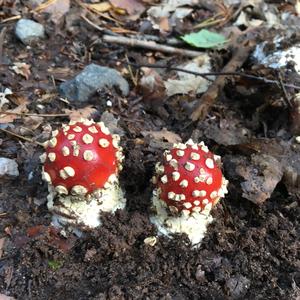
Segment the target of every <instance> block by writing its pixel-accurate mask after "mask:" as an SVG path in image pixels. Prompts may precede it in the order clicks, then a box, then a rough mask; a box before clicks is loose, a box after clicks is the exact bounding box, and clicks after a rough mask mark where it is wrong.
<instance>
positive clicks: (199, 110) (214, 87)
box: [191, 45, 252, 121]
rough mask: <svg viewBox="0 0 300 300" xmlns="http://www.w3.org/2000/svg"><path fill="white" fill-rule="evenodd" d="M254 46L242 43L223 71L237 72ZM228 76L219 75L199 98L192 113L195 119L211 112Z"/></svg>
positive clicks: (200, 118) (192, 117) (199, 118)
mask: <svg viewBox="0 0 300 300" xmlns="http://www.w3.org/2000/svg"><path fill="white" fill-rule="evenodd" d="M251 49H252V47H247V46H243V45H241V46H240V47H237V48H235V50H234V53H233V56H232V58H231V60H230V61H229V62H228V64H227V65H226V66H225V67H224V68H223V70H222V71H221V73H230V72H235V71H236V70H237V69H238V68H240V67H241V66H242V65H243V63H244V62H245V60H246V59H247V58H248V56H249V53H250V51H251ZM225 81H226V77H224V76H218V77H217V78H216V80H215V81H214V82H213V83H212V84H211V86H210V87H209V88H208V90H207V91H206V92H205V93H204V94H203V95H202V97H201V98H200V99H199V100H198V103H197V106H196V108H195V110H194V112H193V113H192V115H191V119H192V120H193V121H197V120H202V119H203V118H204V117H205V116H206V115H207V113H208V112H209V110H210V108H211V107H212V105H213V104H214V103H215V102H216V100H217V98H218V96H219V93H220V91H221V90H222V89H223V88H224V85H225Z"/></svg>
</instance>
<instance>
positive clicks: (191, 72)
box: [110, 58, 300, 90]
mask: <svg viewBox="0 0 300 300" xmlns="http://www.w3.org/2000/svg"><path fill="white" fill-rule="evenodd" d="M110 60H111V61H116V62H119V63H122V64H126V65H131V66H133V67H135V68H143V67H146V68H152V69H167V70H168V71H177V72H183V73H187V74H192V75H195V76H201V77H204V78H206V79H207V80H210V81H212V80H211V79H210V78H209V76H239V77H245V78H248V79H254V80H258V81H262V82H264V83H267V84H275V85H277V86H278V84H279V82H278V80H272V79H268V78H265V77H262V76H256V75H251V74H247V73H242V72H223V71H222V72H206V73H201V72H196V71H191V70H186V69H183V68H178V67H171V66H169V65H160V64H140V63H139V64H138V63H132V62H125V61H120V60H119V59H113V58H110ZM282 84H283V86H285V87H287V88H294V89H297V90H300V86H298V85H294V84H289V83H284V82H283V83H282Z"/></svg>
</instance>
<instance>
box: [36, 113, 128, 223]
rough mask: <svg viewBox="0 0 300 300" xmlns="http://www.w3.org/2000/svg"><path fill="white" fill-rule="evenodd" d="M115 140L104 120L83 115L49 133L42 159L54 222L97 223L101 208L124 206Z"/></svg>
mask: <svg viewBox="0 0 300 300" xmlns="http://www.w3.org/2000/svg"><path fill="white" fill-rule="evenodd" d="M119 140H120V137H119V136H118V135H116V134H113V135H111V134H110V132H109V130H108V128H107V127H106V126H105V125H104V123H103V122H100V123H95V122H94V121H92V120H86V119H82V120H80V121H78V122H75V121H70V123H69V124H68V125H63V126H62V128H61V129H60V130H55V131H53V132H52V138H51V139H50V140H49V141H47V142H46V143H45V148H46V152H45V153H44V154H43V155H42V156H41V161H42V162H43V163H44V165H43V171H42V176H43V179H44V180H45V181H47V182H48V189H49V195H48V197H47V198H48V209H49V210H50V211H52V212H53V214H54V216H53V224H54V225H56V226H61V225H66V224H71V225H82V226H83V227H86V228H93V227H97V226H98V225H100V219H99V214H100V212H101V211H106V212H112V213H113V212H114V211H115V210H117V209H119V208H120V209H123V208H124V207H125V202H126V200H125V199H124V197H123V192H122V190H121V188H120V187H119V182H118V172H119V170H121V169H122V160H123V154H122V148H121V147H120V146H119Z"/></svg>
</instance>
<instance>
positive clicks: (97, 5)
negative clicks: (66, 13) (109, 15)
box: [86, 1, 112, 13]
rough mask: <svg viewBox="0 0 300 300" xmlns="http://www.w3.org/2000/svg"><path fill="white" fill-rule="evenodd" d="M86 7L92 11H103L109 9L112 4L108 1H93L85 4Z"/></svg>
mask: <svg viewBox="0 0 300 300" xmlns="http://www.w3.org/2000/svg"><path fill="white" fill-rule="evenodd" d="M86 7H87V8H89V9H90V10H92V11H94V12H96V13H97V12H99V13H104V12H107V11H109V10H110V9H111V8H112V6H111V4H110V3H109V2H108V1H105V2H101V3H95V4H86Z"/></svg>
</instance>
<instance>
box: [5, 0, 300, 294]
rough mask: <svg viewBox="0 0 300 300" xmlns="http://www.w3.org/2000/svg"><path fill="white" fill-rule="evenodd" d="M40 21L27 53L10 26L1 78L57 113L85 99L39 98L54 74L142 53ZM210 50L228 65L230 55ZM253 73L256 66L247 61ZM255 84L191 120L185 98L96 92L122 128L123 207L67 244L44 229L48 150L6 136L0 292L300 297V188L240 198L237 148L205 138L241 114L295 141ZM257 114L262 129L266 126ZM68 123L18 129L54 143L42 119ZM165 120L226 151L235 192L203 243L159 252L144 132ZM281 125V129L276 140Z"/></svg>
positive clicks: (151, 158)
mask: <svg viewBox="0 0 300 300" xmlns="http://www.w3.org/2000/svg"><path fill="white" fill-rule="evenodd" d="M0 2H1V1H0ZM77 18H79V17H77ZM40 21H41V22H44V24H46V26H47V30H48V34H49V36H48V38H47V40H46V41H41V42H40V43H39V44H38V45H37V46H35V47H32V48H30V49H29V48H26V47H25V46H24V45H22V44H21V43H20V42H19V41H17V40H16V38H15V35H14V32H13V25H14V24H13V23H8V24H7V33H6V35H5V40H4V45H5V51H4V54H3V61H4V62H5V63H4V64H2V65H1V66H0V73H1V85H2V86H3V87H6V86H9V87H10V88H11V90H12V91H14V92H15V93H16V94H17V95H18V96H19V97H22V98H26V99H27V101H29V104H28V107H29V109H30V112H35V113H52V114H53V113H61V112H62V109H63V108H69V109H73V110H75V109H77V108H78V106H77V107H76V108H75V105H68V104H66V103H64V102H63V101H60V100H59V97H58V96H57V95H54V96H53V97H52V98H51V97H50V98H49V99H46V100H41V98H42V96H43V95H47V94H50V93H52V92H55V91H56V87H55V86H54V85H53V80H54V81H55V82H56V84H57V85H58V84H59V83H60V82H61V81H62V80H65V79H69V78H71V77H72V76H73V75H74V74H76V72H78V71H79V70H81V69H82V68H83V67H84V66H85V65H87V64H88V63H90V62H94V63H97V64H100V65H109V66H111V67H114V68H117V66H116V64H115V63H114V62H111V63H109V64H108V61H109V59H110V58H120V57H124V54H126V53H127V54H128V53H129V56H130V57H134V58H135V59H136V60H138V61H142V60H143V54H144V53H145V52H144V51H142V50H138V49H137V50H132V51H130V52H128V51H127V50H126V48H123V47H119V46H116V45H106V44H103V43H101V42H98V43H97V42H96V39H97V34H98V32H96V31H95V30H91V28H90V27H89V26H88V25H87V24H86V23H84V22H83V21H80V20H79V19H78V20H77V22H75V28H72V30H73V31H70V32H67V30H66V29H65V27H62V28H60V27H57V28H54V27H53V25H51V22H50V21H46V20H42V19H41V20H40ZM0 29H1V28H0ZM55 30H56V33H57V34H54V32H55ZM214 55H215V56H216V62H220V64H221V61H222V54H221V53H220V54H214ZM226 55H228V54H225V55H224V57H225V58H226ZM20 58H22V60H23V61H26V63H27V64H29V65H30V66H31V73H32V74H31V76H30V78H29V79H28V80H25V79H24V78H23V77H21V76H20V75H16V74H15V73H14V72H12V71H11V69H10V68H9V65H10V64H11V63H12V62H14V61H16V60H18V59H20ZM53 64H55V68H57V67H60V68H64V71H63V72H62V73H59V74H58V73H55V74H54V73H51V72H50V71H49V68H50V66H54V65H53ZM216 67H217V66H216ZM245 68H251V60H250V59H249V60H248V61H247V63H246V65H245ZM121 69H122V67H119V70H121ZM50 75H52V76H53V78H52V77H51V76H50ZM127 78H128V79H130V77H127ZM249 84H250V83H249V82H246V83H245V82H230V83H228V84H227V85H226V88H225V90H224V93H223V94H222V97H220V101H219V102H218V103H217V104H216V106H214V108H213V110H212V112H211V113H210V116H209V117H208V118H207V119H206V121H205V122H200V123H197V122H196V123H192V124H191V123H190V119H189V109H186V110H184V109H183V107H184V105H183V102H185V99H182V98H181V97H173V98H171V99H168V100H164V101H162V102H161V103H159V105H156V104H155V105H151V104H149V102H147V101H136V100H138V99H139V97H140V96H141V94H140V92H139V90H138V89H136V88H135V87H134V86H133V85H132V86H131V94H130V96H129V97H128V99H127V103H126V102H124V99H121V97H120V96H119V94H118V92H117V91H107V90H106V91H99V93H98V94H97V95H95V96H94V97H93V98H92V99H91V100H90V103H89V104H91V105H93V107H94V108H96V109H97V112H96V114H94V118H95V119H96V120H97V121H98V120H99V119H100V116H101V114H102V113H103V112H104V110H106V109H107V108H106V106H105V100H107V99H111V101H112V102H113V108H112V109H111V110H110V112H111V113H113V114H114V115H115V117H119V118H120V121H119V126H120V128H122V129H123V130H124V132H125V135H124V136H123V137H122V146H123V147H124V149H125V155H126V160H125V167H124V170H123V171H122V174H121V182H122V185H123V189H124V190H125V191H126V198H127V208H126V210H125V211H118V212H117V213H116V214H115V215H110V214H104V215H102V216H101V218H102V221H103V226H101V227H100V228H99V229H97V230H94V231H92V232H88V233H86V235H85V236H84V237H82V238H80V239H79V238H76V237H75V236H74V237H69V238H68V239H65V238H64V237H62V236H60V235H59V233H57V232H56V231H55V230H53V229H51V228H50V227H48V226H49V224H50V222H51V215H50V214H49V212H48V211H47V208H46V196H47V188H46V184H45V183H43V182H42V180H41V175H40V170H41V165H40V162H39V155H40V154H41V153H42V149H41V147H39V146H37V145H35V144H33V143H29V142H24V141H22V140H18V139H15V138H13V137H11V136H9V135H6V134H5V133H3V132H2V133H1V132H0V156H4V157H9V158H13V159H15V160H16V161H17V162H18V165H19V170H20V176H19V177H17V178H16V179H11V178H2V179H1V181H0V183H1V184H0V212H4V213H5V214H3V215H1V214H0V238H1V237H5V243H4V246H3V249H2V250H3V253H2V256H1V254H0V294H1V293H3V294H6V295H9V296H13V297H15V298H16V299H24V300H25V299H39V300H40V299H65V300H69V299H70V300H71V299H78V300H79V299H82V300H85V299H90V300H96V299H97V300H100V299H118V300H119V299H166V300H167V299H172V300H182V299H220V300H221V299H249V300H250V299H251V300H252V299H263V300H266V299H272V300H274V299H299V296H300V294H299V286H300V272H299V268H300V260H299V230H300V227H299V213H300V209H299V203H298V198H297V197H298V196H297V194H296V193H295V194H292V193H288V191H287V188H286V186H285V185H284V184H283V183H279V184H278V185H277V187H276V189H275V190H274V192H273V193H272V195H271V198H270V199H268V200H266V201H265V202H264V203H262V204H261V205H256V204H255V203H252V202H250V201H249V200H246V199H244V198H243V197H242V191H241V188H240V182H241V178H240V177H239V176H238V175H236V173H235V170H234V167H233V164H232V160H231V159H232V157H234V156H235V155H236V154H240V153H238V151H239V150H237V149H232V148H231V147H226V146H224V144H223V145H219V144H218V143H217V142H216V141H214V139H213V138H211V137H209V136H207V135H206V134H205V128H207V127H206V126H211V125H212V124H219V122H221V121H224V120H227V121H228V120H229V121H228V122H231V121H232V120H233V119H234V120H235V122H238V123H239V124H240V125H243V126H245V127H247V129H248V130H249V132H250V135H251V136H252V137H263V136H265V135H266V134H267V137H269V138H274V137H276V138H278V139H282V140H283V141H288V140H289V139H290V138H291V136H292V134H291V133H290V130H289V124H288V123H287V121H286V120H287V111H286V109H285V108H284V107H275V106H273V105H271V104H267V105H266V108H265V109H264V111H263V113H261V114H256V111H257V110H256V109H257V108H258V107H261V106H262V105H264V104H265V103H268V101H269V100H267V99H270V97H272V98H273V99H275V98H276V97H277V98H278V99H279V98H281V97H282V94H281V91H280V89H278V88H270V87H265V86H264V85H259V84H258V83H257V82H255V81H254V82H251V84H252V85H253V87H254V88H253V90H251V93H252V94H251V95H250V96H249V93H245V92H244V91H241V90H238V88H237V86H238V85H239V86H240V88H241V87H243V86H244V88H245V87H246V88H247V85H249ZM262 88H263V89H262ZM103 103H104V104H103ZM17 104H19V103H17ZM39 104H42V106H43V107H41V106H39ZM86 105H87V104H84V105H81V106H80V108H82V107H84V106H86ZM14 107H15V106H14ZM11 108H13V107H11ZM255 117H256V119H255ZM257 118H258V119H260V120H263V121H264V122H265V124H266V125H265V126H262V123H260V122H259V121H257ZM67 121H68V119H67V118H43V119H41V120H38V121H37V120H30V119H28V118H27V119H26V118H20V119H16V120H15V121H14V123H11V124H14V126H16V127H17V128H19V127H20V126H21V125H22V126H23V125H24V124H25V125H24V126H25V127H26V126H28V127H29V128H32V127H30V126H31V124H32V123H34V124H36V123H37V122H40V125H39V126H37V129H34V130H33V131H29V132H28V131H25V133H24V131H23V134H24V135H26V136H27V135H28V136H29V137H32V138H37V139H38V140H40V141H43V140H45V139H46V136H45V133H44V132H45V131H44V129H43V126H44V127H45V126H46V125H49V124H50V125H51V126H52V128H58V127H59V126H60V123H61V122H67ZM30 122H31V123H30ZM164 127H165V128H167V129H168V130H169V131H171V132H175V133H177V134H178V135H179V136H181V138H182V139H183V140H186V139H187V138H189V137H190V136H194V137H196V138H198V139H199V140H204V141H205V142H206V143H207V144H208V145H209V146H210V148H211V149H213V150H214V151H215V152H216V153H218V154H222V156H223V157H224V158H223V162H224V172H225V176H226V177H227V178H228V179H229V180H230V185H229V194H228V195H227V196H226V198H225V199H223V200H222V201H221V202H220V203H219V204H218V205H217V207H216V208H215V210H214V212H213V215H214V219H215V221H214V223H212V224H211V225H210V226H209V229H208V232H207V236H206V237H205V239H204V240H203V242H202V244H201V247H200V248H199V249H194V250H191V247H190V245H189V243H188V239H187V238H186V237H185V236H176V237H174V238H173V239H167V238H165V237H159V238H158V242H157V244H156V245H155V246H153V247H151V246H149V245H146V244H145V243H144V239H145V238H146V237H149V236H153V235H156V233H157V232H156V228H155V227H154V226H153V225H152V224H151V223H150V222H149V210H150V199H151V193H152V186H151V184H150V183H149V182H150V179H151V177H152V175H153V174H152V173H153V169H154V164H155V161H156V160H157V159H158V158H159V157H160V155H161V153H162V150H163V146H164V145H165V144H163V143H162V142H157V143H155V142H154V141H153V140H152V139H150V138H149V137H143V136H142V135H141V133H140V132H141V131H149V130H161V129H162V128H164ZM282 128H283V129H284V130H285V131H284V132H285V134H284V135H280V136H279V134H277V133H278V132H279V129H282ZM7 129H9V128H7ZM11 129H12V130H13V129H14V128H13V127H12V128H11ZM18 133H20V131H18ZM21 133H22V131H21ZM227 138H228V139H229V137H225V139H227ZM137 139H139V140H137ZM141 141H142V142H141ZM245 157H248V156H245ZM0 253H1V247H0ZM0 299H1V296H0Z"/></svg>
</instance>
